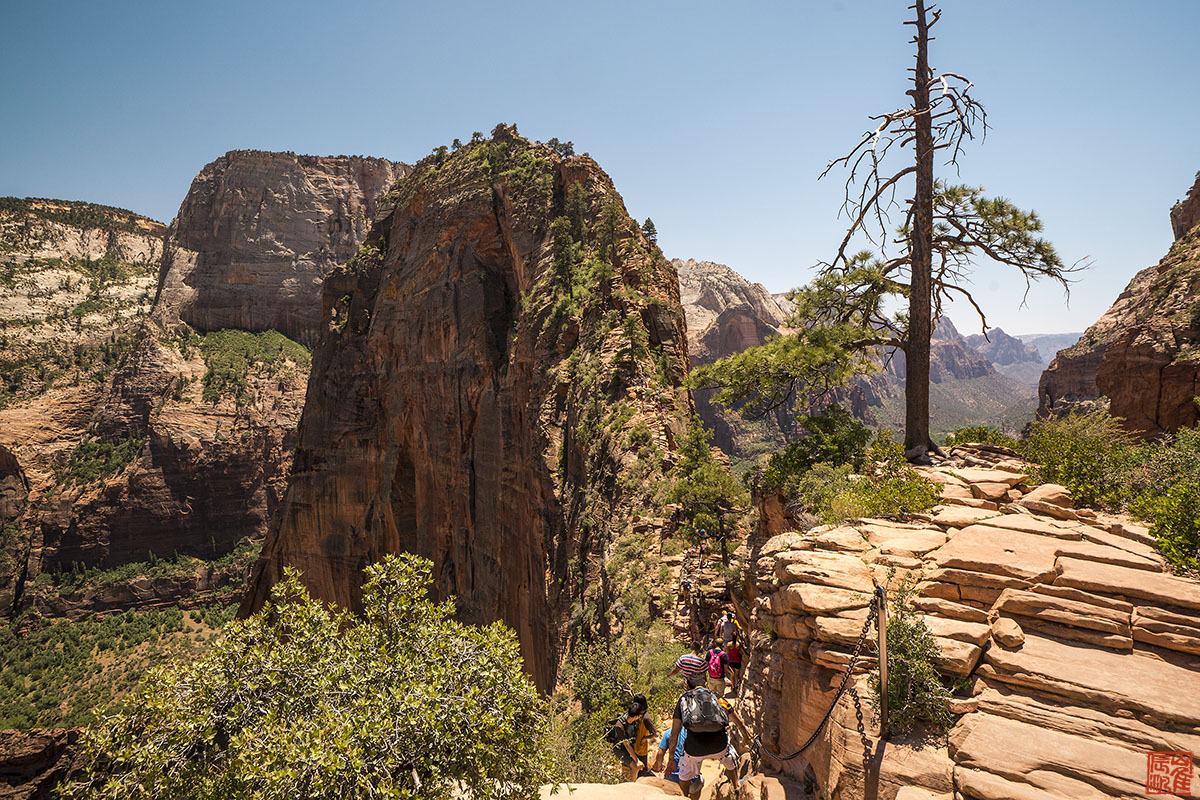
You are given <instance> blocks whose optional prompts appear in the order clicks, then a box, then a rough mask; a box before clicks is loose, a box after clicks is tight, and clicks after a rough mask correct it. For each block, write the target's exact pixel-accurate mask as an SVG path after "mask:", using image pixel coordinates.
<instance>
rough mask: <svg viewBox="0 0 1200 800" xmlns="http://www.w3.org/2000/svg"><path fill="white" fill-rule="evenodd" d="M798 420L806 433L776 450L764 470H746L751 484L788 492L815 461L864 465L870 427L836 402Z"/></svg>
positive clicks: (853, 465) (836, 465) (855, 467)
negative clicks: (819, 412) (815, 413)
mask: <svg viewBox="0 0 1200 800" xmlns="http://www.w3.org/2000/svg"><path fill="white" fill-rule="evenodd" d="M797 421H798V422H799V424H800V427H801V428H803V429H804V431H805V435H804V436H803V437H802V438H801V439H800V440H799V441H795V442H792V443H790V444H789V445H788V446H787V447H785V448H784V449H783V450H781V451H780V452H778V453H775V454H773V455H772V456H771V457H770V459H769V460H768V461H767V464H766V466H765V467H764V468H763V469H762V470H759V471H755V472H748V473H746V479H747V483H748V484H750V485H752V486H753V487H755V488H759V489H764V490H767V491H773V490H780V489H783V490H784V491H785V492H786V491H787V490H788V487H793V486H794V485H795V483H796V481H797V480H798V479H799V478H800V476H802V475H803V474H804V473H805V472H807V471H808V470H810V469H812V467H813V465H815V464H829V465H832V466H835V467H838V466H842V465H843V464H849V465H851V466H852V467H853V468H854V469H861V468H862V463H863V456H864V454H865V453H866V449H867V443H868V442H870V441H871V431H870V430H869V429H868V428H867V427H866V426H865V425H863V424H862V423H861V422H859V421H858V420H857V419H855V418H854V415H852V414H851V413H850V412H849V411H846V410H845V409H844V408H842V407H841V406H839V405H836V404H834V405H831V406H829V407H828V408H826V409H825V411H824V413H822V414H820V415H806V416H801V417H798V418H797Z"/></svg>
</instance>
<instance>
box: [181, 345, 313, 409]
mask: <svg viewBox="0 0 1200 800" xmlns="http://www.w3.org/2000/svg"><path fill="white" fill-rule="evenodd" d="M201 352H202V353H203V356H204V365H205V366H206V367H208V370H207V371H206V372H205V373H204V378H203V379H202V380H203V383H204V393H203V397H204V402H206V403H216V402H217V401H218V400H220V399H221V398H222V397H233V398H235V399H238V400H241V399H243V398H244V397H245V396H246V393H247V390H248V389H249V383H248V381H247V377H248V376H249V374H250V372H251V371H252V370H255V369H257V367H258V365H260V364H262V365H266V372H267V374H268V375H273V374H275V371H276V370H277V369H278V367H279V364H280V363H281V362H282V361H284V360H287V361H291V362H292V363H294V364H297V365H299V366H301V367H304V368H307V367H308V366H309V365H310V364H311V363H312V353H311V352H310V351H309V350H308V348H306V347H305V346H304V345H302V344H300V343H299V342H294V341H292V340H291V339H289V338H287V337H286V336H284V335H283V334H282V333H280V332H279V331H273V330H271V331H263V332H261V333H250V332H249V331H241V330H233V329H228V328H226V329H223V330H219V331H213V332H211V333H206V334H204V336H203V337H202V344H201Z"/></svg>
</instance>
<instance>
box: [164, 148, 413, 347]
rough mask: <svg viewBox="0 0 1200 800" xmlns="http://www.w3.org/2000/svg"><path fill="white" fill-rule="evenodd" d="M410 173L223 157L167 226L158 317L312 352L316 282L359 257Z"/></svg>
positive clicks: (351, 159) (354, 159) (334, 161)
mask: <svg viewBox="0 0 1200 800" xmlns="http://www.w3.org/2000/svg"><path fill="white" fill-rule="evenodd" d="M407 173H408V167H407V166H405V165H404V164H398V163H395V162H392V161H388V160H386V159H382V158H367V157H363V156H302V155H296V154H295V153H269V152H263V151H260V150H233V151H230V152H228V153H226V154H225V155H223V156H221V157H220V158H218V159H217V160H216V161H213V162H212V163H211V164H208V165H207V166H205V167H204V169H202V170H200V174H199V175H197V176H196V178H195V180H193V181H192V186H191V189H190V190H189V191H188V194H187V197H186V198H185V199H184V201H183V204H182V205H180V207H179V214H178V215H177V216H176V217H175V221H174V222H173V223H172V224H171V228H170V231H169V232H168V234H167V242H166V246H167V253H168V257H167V258H166V259H165V260H164V262H163V270H162V275H161V278H160V286H159V295H158V302H157V304H156V308H155V316H156V317H157V318H158V319H159V321H161V322H163V323H164V324H167V325H170V324H171V323H173V322H175V321H177V320H182V321H183V322H186V323H188V324H189V325H191V326H192V327H193V328H194V329H196V330H197V331H201V332H204V331H213V330H218V329H220V328H238V329H241V330H247V331H264V330H271V329H273V330H277V331H279V332H281V333H283V334H285V335H286V336H288V337H289V338H291V339H295V340H297V341H302V342H305V343H309V344H311V343H312V342H314V341H315V336H316V334H317V332H318V331H319V329H320V323H321V319H320V311H321V300H320V295H321V282H322V281H323V280H324V279H325V276H326V275H328V274H329V272H330V270H332V269H333V268H334V267H335V266H337V265H339V264H344V263H345V262H346V261H348V260H349V259H350V257H351V256H353V255H354V253H355V252H356V251H357V250H358V246H359V244H360V243H361V242H362V240H363V238H364V237H365V236H366V233H367V230H368V228H369V227H370V225H371V220H372V219H373V218H374V217H375V212H376V204H377V202H378V200H379V198H380V196H382V195H383V193H384V192H385V191H386V190H387V189H388V188H389V187H390V186H391V185H392V184H393V183H394V182H395V181H396V179H397V178H399V177H401V176H403V175H405V174H407Z"/></svg>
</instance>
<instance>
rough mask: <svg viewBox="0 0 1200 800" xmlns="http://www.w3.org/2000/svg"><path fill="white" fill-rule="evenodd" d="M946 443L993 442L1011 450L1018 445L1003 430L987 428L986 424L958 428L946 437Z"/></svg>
mask: <svg viewBox="0 0 1200 800" xmlns="http://www.w3.org/2000/svg"><path fill="white" fill-rule="evenodd" d="M946 444H948V445H956V444H995V445H999V446H1001V447H1007V448H1009V449H1011V450H1016V449H1017V446H1018V445H1017V440H1016V439H1014V438H1013V437H1011V436H1009V435H1008V434H1007V433H1004V432H1003V431H998V430H996V429H995V428H989V427H988V426H987V425H968V426H967V427H965V428H959V429H958V430H956V431H954V433H952V434H950V435H949V436H947V437H946Z"/></svg>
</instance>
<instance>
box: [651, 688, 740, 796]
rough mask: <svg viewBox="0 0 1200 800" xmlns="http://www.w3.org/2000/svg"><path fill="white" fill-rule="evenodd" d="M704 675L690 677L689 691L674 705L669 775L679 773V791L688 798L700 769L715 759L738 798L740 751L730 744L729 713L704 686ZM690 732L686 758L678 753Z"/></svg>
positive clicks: (686, 744) (686, 742)
mask: <svg viewBox="0 0 1200 800" xmlns="http://www.w3.org/2000/svg"><path fill="white" fill-rule="evenodd" d="M704 678H705V676H704V675H703V674H702V673H698V674H695V675H690V676H689V677H688V690H687V691H686V692H684V693H683V694H682V695H680V697H679V701H678V702H677V703H676V704H675V713H674V714H673V715H672V718H671V739H670V741H669V742H667V752H668V753H669V754H670V760H669V761H668V762H667V772H673V771H675V770H676V769H678V770H679V788H680V789H682V790H683V794H684V795H685V796H689V795H690V794H691V788H692V781H694V780H695V779H696V778H697V777H699V775H700V766H701V765H702V764H703V763H704V762H705V761H706V760H708V759H710V758H711V759H716V760H718V761H720V762H721V766H722V767H724V768H725V774H726V775H727V776H728V777H729V780H730V782H732V783H733V788H734V793H735V796H736V793H737V790H738V788H739V781H738V771H737V757H738V756H737V751H736V750H735V749H734V747H733V743H732V742H731V741H729V730H728V729H729V721H730V716H729V712H728V711H726V709H725V708H724V707H723V706H722V704H721V702H720V700H719V698H718V697H717V695H716V693H715V692H713V691H712V690H711V689H707V688H705V687H704ZM685 730H686V731H687V738H686V739H684V740H683V756H682V758H677V756H676V754H675V750H676V747H677V746H678V743H679V740H680V736H681V734H682V733H683V731H685Z"/></svg>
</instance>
